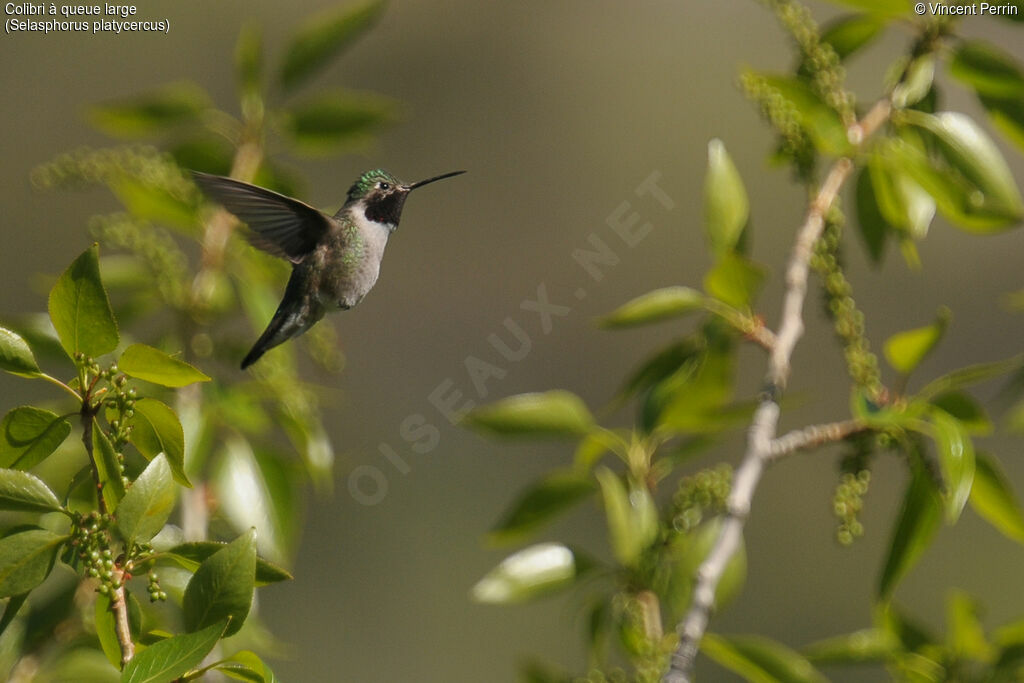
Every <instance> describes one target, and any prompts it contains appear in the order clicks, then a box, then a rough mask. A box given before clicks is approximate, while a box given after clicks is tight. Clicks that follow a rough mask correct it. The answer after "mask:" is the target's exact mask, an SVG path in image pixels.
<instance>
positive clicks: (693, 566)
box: [659, 517, 747, 615]
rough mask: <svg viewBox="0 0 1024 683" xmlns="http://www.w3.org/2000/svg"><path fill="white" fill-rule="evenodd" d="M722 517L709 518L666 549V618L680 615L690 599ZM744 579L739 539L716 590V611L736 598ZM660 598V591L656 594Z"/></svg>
mask: <svg viewBox="0 0 1024 683" xmlns="http://www.w3.org/2000/svg"><path fill="white" fill-rule="evenodd" d="M722 523H723V519H722V518H721V517H712V518H711V519H709V520H707V521H706V522H703V523H701V524H700V525H699V526H697V527H696V528H695V529H693V530H692V531H690V532H689V533H686V534H680V535H677V536H676V538H675V540H674V541H673V542H672V544H671V546H670V547H669V552H668V554H667V556H665V557H667V559H669V560H670V561H671V565H670V572H671V573H670V576H669V578H668V583H667V589H666V590H665V592H664V598H663V599H664V604H665V606H666V608H667V609H668V610H669V614H674V615H681V614H683V613H684V612H685V610H686V609H687V608H688V607H689V606H690V601H691V600H692V598H693V583H694V580H695V578H696V577H697V572H698V570H699V569H700V566H701V564H703V562H704V560H705V559H706V558H707V556H708V554H709V553H710V552H711V549H712V548H713V547H714V545H715V543H716V542H717V541H718V538H719V536H721V534H722ZM746 578H747V549H746V544H745V543H744V542H743V540H742V538H741V540H740V544H739V547H738V548H737V549H736V552H734V553H733V555H732V557H730V558H729V561H728V562H727V563H726V565H725V571H724V572H722V578H721V579H720V580H719V582H718V585H717V586H715V609H716V610H721V609H722V608H724V607H725V606H726V605H728V604H729V603H730V602H732V600H733V599H734V598H735V597H736V596H737V595H739V592H740V589H742V588H743V583H744V582H745V581H746ZM659 594H660V591H659Z"/></svg>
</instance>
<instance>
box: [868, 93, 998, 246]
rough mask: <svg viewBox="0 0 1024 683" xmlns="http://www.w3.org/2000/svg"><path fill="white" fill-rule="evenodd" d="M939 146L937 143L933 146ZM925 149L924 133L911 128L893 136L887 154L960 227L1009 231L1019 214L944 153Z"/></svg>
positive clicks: (984, 232)
mask: <svg viewBox="0 0 1024 683" xmlns="http://www.w3.org/2000/svg"><path fill="white" fill-rule="evenodd" d="M908 111H909V110H908ZM910 113H912V114H921V112H912V111H911V112H910ZM925 115H926V116H927V114H925ZM937 147H938V145H937V144H936V145H932V146H931V148H937ZM925 150H926V145H925V143H924V142H923V141H922V140H921V136H919V135H916V131H915V130H914V129H909V128H907V129H904V130H902V131H901V137H900V138H892V139H889V140H887V141H886V144H885V151H886V154H887V155H890V156H891V157H892V162H891V163H892V165H893V167H895V168H898V169H899V172H900V173H902V174H904V175H907V176H909V177H910V178H912V179H913V180H914V182H915V183H917V184H918V185H920V186H921V188H923V189H924V190H925V191H926V192H927V193H928V194H929V195H931V197H932V199H933V200H935V204H936V206H938V208H939V210H940V211H942V213H943V214H944V215H945V216H946V217H947V218H949V220H950V221H952V222H953V224H954V225H955V226H956V227H958V228H961V229H964V230H966V231H968V232H973V233H982V234H986V233H992V232H995V231H999V230H1005V229H1007V228H1009V227H1010V226H1011V225H1012V224H1013V222H1014V221H1015V220H1016V216H1015V215H1013V214H1012V212H1008V211H1007V209H1006V208H1005V207H1000V206H999V205H998V204H996V203H995V202H993V201H990V200H989V199H988V198H987V197H986V195H985V193H984V192H982V191H981V189H979V188H978V187H977V186H976V185H975V184H974V183H973V182H972V181H971V180H969V179H968V178H967V177H966V176H964V174H963V173H962V172H961V171H959V170H958V169H957V168H956V167H955V166H954V165H951V164H950V163H949V162H948V161H947V160H946V159H945V158H944V157H943V156H942V155H941V154H939V153H932V154H930V155H929V154H928V153H926V151H925Z"/></svg>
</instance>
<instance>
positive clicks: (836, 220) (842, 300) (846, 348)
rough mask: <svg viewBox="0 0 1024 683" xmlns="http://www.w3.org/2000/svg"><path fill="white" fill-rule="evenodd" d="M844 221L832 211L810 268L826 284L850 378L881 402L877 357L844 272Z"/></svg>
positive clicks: (868, 394) (830, 309) (827, 299)
mask: <svg viewBox="0 0 1024 683" xmlns="http://www.w3.org/2000/svg"><path fill="white" fill-rule="evenodd" d="M843 222H844V218H843V214H842V212H841V211H840V210H839V209H838V208H834V209H833V210H832V211H830V212H829V214H828V216H827V217H826V220H825V229H824V231H823V232H822V235H821V238H820V239H819V240H818V241H817V243H816V244H815V245H814V255H813V256H812V257H811V267H812V268H813V269H814V270H815V271H816V272H817V273H818V275H819V276H820V277H821V280H822V283H823V284H824V286H825V306H826V310H827V312H828V315H829V317H830V318H832V322H833V325H834V329H835V333H836V336H837V337H839V340H840V342H842V345H843V355H844V357H845V359H846V369H847V372H848V373H849V375H850V378H851V379H852V380H853V382H854V384H856V385H857V386H858V387H860V388H861V389H862V390H864V392H865V393H866V394H867V396H868V397H869V398H870V399H871V400H873V401H875V402H881V399H882V396H883V394H884V392H883V387H882V378H881V373H880V371H879V369H878V357H877V356H875V354H874V353H872V352H871V346H870V344H869V343H868V339H867V337H866V336H865V334H864V314H863V313H862V312H861V311H860V310H859V309H858V308H857V302H856V301H855V300H854V298H853V287H852V285H851V284H850V282H849V280H847V279H846V275H845V273H844V272H843V266H842V258H841V250H840V247H841V237H842V227H843Z"/></svg>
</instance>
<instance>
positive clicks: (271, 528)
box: [210, 436, 298, 560]
mask: <svg viewBox="0 0 1024 683" xmlns="http://www.w3.org/2000/svg"><path fill="white" fill-rule="evenodd" d="M275 462H276V459H275V458H259V457H258V456H257V455H256V453H255V452H254V451H253V449H252V446H251V445H250V444H249V442H248V441H246V440H245V439H243V438H241V437H239V436H230V437H228V439H227V443H226V445H225V448H224V450H223V451H222V452H221V453H220V457H218V458H217V462H216V463H215V466H214V471H213V473H212V476H211V477H210V485H211V487H212V490H213V492H214V494H215V496H216V498H217V501H218V503H219V508H220V509H219V512H220V514H221V516H222V517H223V518H224V519H226V520H227V521H228V522H229V523H230V524H231V526H232V527H233V528H234V529H236V530H239V531H241V530H243V529H249V528H255V529H256V530H257V531H258V532H259V537H258V540H257V549H258V550H259V552H260V554H262V555H265V556H268V557H270V558H272V559H275V560H283V559H284V558H286V557H288V555H289V549H288V547H287V546H286V543H287V542H288V537H289V534H288V529H287V522H288V518H289V512H288V510H287V509H285V508H283V507H282V505H284V504H286V503H288V502H289V499H290V497H291V496H292V495H293V494H292V490H291V487H290V481H289V473H288V471H287V470H280V469H279V470H277V471H275V469H274V463H275ZM297 504H298V503H297V501H291V505H292V507H294V506H296V505H297Z"/></svg>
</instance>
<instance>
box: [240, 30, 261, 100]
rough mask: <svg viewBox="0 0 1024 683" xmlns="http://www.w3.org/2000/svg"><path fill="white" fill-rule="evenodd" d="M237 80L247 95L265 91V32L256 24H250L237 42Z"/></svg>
mask: <svg viewBox="0 0 1024 683" xmlns="http://www.w3.org/2000/svg"><path fill="white" fill-rule="evenodd" d="M235 78H236V80H237V81H238V86H239V89H240V90H241V91H242V92H243V93H245V94H253V93H259V92H260V91H261V90H262V89H263V32H262V31H261V30H260V27H259V25H258V24H256V23H252V22H250V23H248V24H246V25H245V26H243V27H242V30H241V31H240V32H239V33H238V40H237V41H236V42H235Z"/></svg>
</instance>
